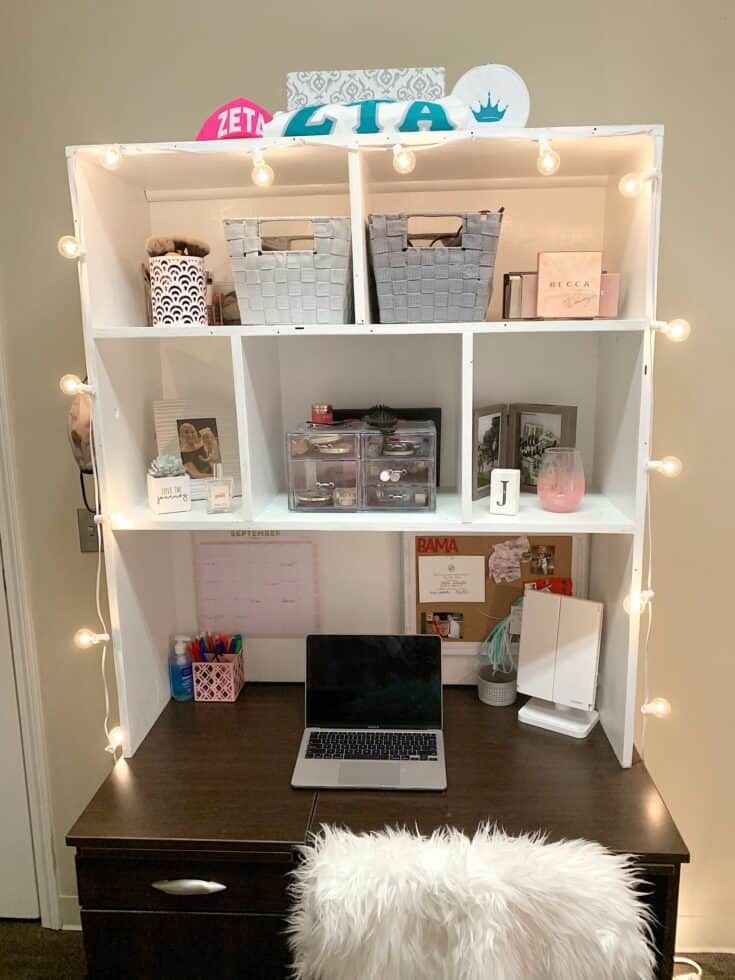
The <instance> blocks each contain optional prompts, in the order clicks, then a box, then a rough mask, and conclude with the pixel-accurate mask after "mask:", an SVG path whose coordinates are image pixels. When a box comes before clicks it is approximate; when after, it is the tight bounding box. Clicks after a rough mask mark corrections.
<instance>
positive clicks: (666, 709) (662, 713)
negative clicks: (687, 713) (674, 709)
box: [641, 698, 671, 718]
mask: <svg viewBox="0 0 735 980" xmlns="http://www.w3.org/2000/svg"><path fill="white" fill-rule="evenodd" d="M641 713H642V714H644V715H653V716H654V718H668V716H669V715H670V714H671V702H670V701H667V700H666V698H654V699H653V700H652V701H646V703H645V704H643V705H641Z"/></svg>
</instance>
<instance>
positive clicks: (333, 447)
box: [311, 436, 355, 456]
mask: <svg viewBox="0 0 735 980" xmlns="http://www.w3.org/2000/svg"><path fill="white" fill-rule="evenodd" d="M311 444H312V446H313V447H314V449H316V451H317V452H318V453H321V455H322V456H348V455H350V454H351V453H354V451H355V447H354V444H353V443H352V442H347V441H346V440H342V441H340V438H339V436H335V437H331V436H318V437H317V438H316V439H312V440H311Z"/></svg>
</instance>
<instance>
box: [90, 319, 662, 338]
mask: <svg viewBox="0 0 735 980" xmlns="http://www.w3.org/2000/svg"><path fill="white" fill-rule="evenodd" d="M647 327H650V323H649V321H647V320H638V319H637V320H497V321H485V322H480V323H473V322H467V323H345V324H317V323H313V324H311V323H310V324H304V325H303V326H289V325H287V324H282V325H277V326H267V325H266V324H258V325H256V326H241V325H236V326H227V327H191V326H186V325H183V324H182V325H181V326H170V327H108V328H100V329H97V330H92V332H91V335H92V339H93V340H94V341H104V340H161V339H170V338H172V337H173V338H182V337H368V336H380V335H383V336H401V335H407V334H408V335H411V334H414V335H422V334H424V335H425V334H465V333H466V334H473V335H475V336H478V335H483V334H504V335H508V334H513V335H518V334H532V333H637V332H642V331H643V330H645V329H646V328H647Z"/></svg>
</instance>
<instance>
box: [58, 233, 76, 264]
mask: <svg viewBox="0 0 735 980" xmlns="http://www.w3.org/2000/svg"><path fill="white" fill-rule="evenodd" d="M56 247H57V248H58V250H59V254H60V255H63V256H64V258H65V259H78V258H79V256H80V255H81V254H82V246H81V245H80V244H79V241H78V239H76V238H75V237H74V236H73V235H62V236H61V238H60V239H59V240H58V242H57V243H56Z"/></svg>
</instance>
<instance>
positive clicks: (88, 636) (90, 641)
mask: <svg viewBox="0 0 735 980" xmlns="http://www.w3.org/2000/svg"><path fill="white" fill-rule="evenodd" d="M96 643H97V636H96V634H95V633H93V632H92V630H88V629H81V630H77V631H76V633H75V634H74V644H75V646H78V647H79V649H80V650H89V649H90V648H91V647H93V646H94V645H95V644H96Z"/></svg>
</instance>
